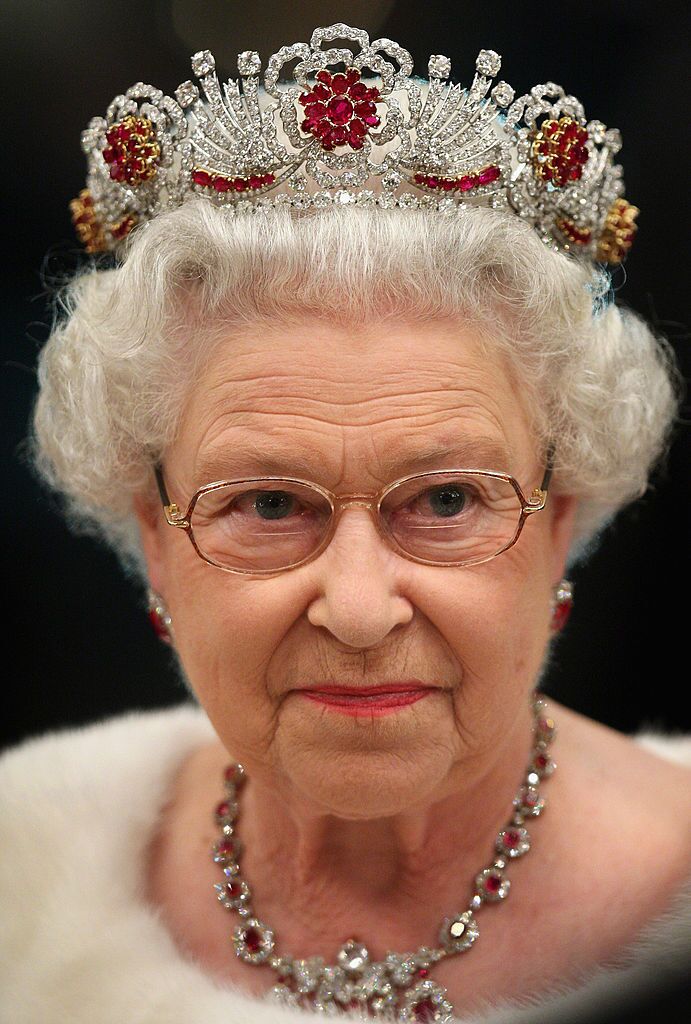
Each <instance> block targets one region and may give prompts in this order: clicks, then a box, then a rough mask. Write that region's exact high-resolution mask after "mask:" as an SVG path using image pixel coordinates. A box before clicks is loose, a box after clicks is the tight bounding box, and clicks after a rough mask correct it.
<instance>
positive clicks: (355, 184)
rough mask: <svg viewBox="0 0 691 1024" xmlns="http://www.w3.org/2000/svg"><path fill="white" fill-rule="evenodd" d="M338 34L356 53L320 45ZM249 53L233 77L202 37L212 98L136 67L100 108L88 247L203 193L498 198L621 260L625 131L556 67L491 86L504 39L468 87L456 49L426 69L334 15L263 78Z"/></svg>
mask: <svg viewBox="0 0 691 1024" xmlns="http://www.w3.org/2000/svg"><path fill="white" fill-rule="evenodd" d="M334 40H338V41H339V42H343V41H350V40H352V41H354V42H355V43H356V47H355V49H356V50H357V52H354V51H353V50H352V49H348V48H344V47H342V46H339V47H332V48H327V49H323V48H322V44H323V43H329V42H332V41H334ZM296 58H297V64H296V65H295V67H294V70H293V72H292V73H291V77H290V78H289V80H288V81H285V80H282V81H281V82H279V75H280V73H281V70H282V68H283V66H284V65H285V64H286V63H288V62H290V61H293V60H295V59H296ZM387 58H390V59H387ZM392 61H394V62H395V63H392ZM237 67H238V72H239V74H240V79H239V80H235V79H230V80H229V81H227V82H225V83H224V84H223V86H221V84H220V82H219V80H218V77H217V75H216V71H215V61H214V58H213V56H212V55H211V53H210V52H209V51H208V50H202V51H200V52H199V53H196V54H195V55H194V56H193V57H192V70H193V72H194V74H195V75H196V76H197V78H198V80H199V82H200V85H201V89H202V90H203V93H204V97H205V98H202V96H201V94H200V89H199V86H197V85H196V84H195V83H194V82H191V81H187V82H183V83H182V85H180V86H179V87H178V88H177V89H176V90H175V97H174V98H173V97H171V96H165V95H164V94H163V93H162V92H161V91H160V90H159V89H156V88H154V87H153V86H151V85H145V84H144V83H142V82H138V83H137V84H136V85H133V86H132V87H131V88H130V89H128V90H127V92H126V93H124V95H119V96H116V97H115V99H114V100H113V102H112V103H111V104H110V106H109V107H108V110H107V111H106V116H105V117H95V118H93V119H92V120H91V121H90V122H89V126H88V128H87V129H86V130H85V131H84V132H83V134H82V148H83V149H84V152H85V153H86V155H87V160H88V175H87V187H86V188H85V189H83V190H82V191H81V192H80V194H79V196H78V197H77V198H76V199H74V200H72V202H71V203H70V208H71V211H72V217H73V221H74V224H75V228H76V231H77V234H78V237H79V239H80V241H81V242H82V243H83V244H84V246H85V247H86V250H87V252H90V253H95V252H102V251H112V250H116V249H117V247H118V244H119V243H120V242H121V241H122V239H124V238H125V237H126V236H127V235H128V234H129V233H130V232H131V231H132V229H133V228H134V227H136V225H138V224H141V223H145V222H147V221H149V220H151V219H152V218H153V217H155V216H156V215H157V214H158V213H160V212H163V211H165V210H170V209H174V208H175V207H177V206H180V205H181V204H182V203H183V202H185V201H186V200H187V199H188V198H189V197H191V196H205V197H206V198H208V199H209V200H210V201H212V202H213V203H214V204H215V205H217V206H220V207H224V208H225V209H227V210H228V211H231V212H233V213H235V212H245V211H247V212H252V211H254V210H256V209H257V208H266V207H273V206H277V205H283V204H288V205H290V206H294V207H298V208H312V207H326V206H330V205H332V204H337V205H346V204H353V205H357V206H363V205H366V206H368V205H375V206H380V207H384V208H386V209H389V208H392V207H405V208H413V209H417V208H424V209H432V210H437V211H439V212H441V213H456V212H458V211H459V210H463V209H464V208H468V207H470V206H489V207H491V208H493V209H496V210H505V211H507V212H510V213H514V214H516V215H518V216H519V217H521V218H523V219H524V220H526V221H528V223H530V224H531V225H532V226H533V227H534V228H535V229H536V230H537V232H538V233H539V236H540V238H541V239H542V240H543V241H544V242H545V243H546V244H547V245H549V246H550V247H551V248H552V249H554V250H556V251H558V252H563V253H569V254H575V255H579V256H582V257H584V258H586V259H590V260H595V261H597V262H601V263H609V264H617V263H620V262H621V261H622V260H623V259H624V257H625V256H626V254H627V252H628V250H629V249H630V247H631V244H632V242H633V239H634V235H635V232H636V230H637V227H636V224H635V223H634V221H635V217H636V214H637V213H638V212H639V211H638V209H637V208H636V207H635V206H632V205H630V204H629V203H628V202H627V201H626V200H625V199H624V198H623V193H624V184H623V180H622V168H621V167H620V166H619V165H618V164H615V163H614V156H615V154H616V153H617V152H618V151H619V149H620V148H621V135H620V133H619V131H618V130H617V129H616V128H609V129H608V128H607V127H606V126H605V125H604V124H603V123H602V122H601V121H586V119H585V114H584V110H583V106H582V105H581V103H580V102H579V101H578V100H577V99H576V97H575V96H570V95H567V94H566V93H565V92H564V90H563V89H562V88H561V86H559V85H555V84H554V83H553V82H547V83H546V84H544V85H536V86H534V87H533V88H532V89H531V90H530V92H529V93H527V94H525V95H523V96H519V97H518V98H516V97H515V93H514V90H513V89H512V88H511V86H510V85H509V84H508V83H507V82H504V81H499V82H497V83H496V84H494V85H493V84H492V80H493V79H494V78H495V76H496V75H497V74H498V72H499V69H500V67H501V58H500V56H499V54H497V53H495V52H494V51H493V50H481V51H480V53H479V54H478V57H477V60H476V62H475V67H476V73H475V76H474V78H473V81H472V83H471V85H470V87H469V88H463V87H461V86H460V85H458V84H456V83H453V82H450V81H448V76H449V73H450V70H451V61H450V59H449V58H448V57H444V56H441V55H433V56H431V57H430V58H429V62H428V72H429V79H428V80H425V79H422V78H419V77H417V76H413V74H412V71H413V61H412V57H411V56H410V54H409V53H408V51H407V50H404V49H403V47H401V46H399V45H398V43H395V42H393V41H392V40H391V39H375V40H373V41H372V42H370V39H369V36H368V34H367V32H365V31H363V30H362V29H357V28H351V27H350V26H348V25H344V24H342V23H338V24H335V25H330V26H329V27H328V28H317V29H315V31H314V32H313V33H312V38H311V40H310V42H309V43H294V44H293V45H292V46H283V47H281V49H280V50H279V51H278V52H277V53H274V54H273V55H272V56H271V57H270V58H269V61H268V63H267V66H266V69H265V71H264V74H263V83H262V84H261V85H260V72H261V68H262V64H261V60H260V57H259V54H258V53H257V52H256V51H254V50H246V51H244V52H243V53H240V54H239V55H238V60H237ZM366 71H367V72H369V74H367V75H366V74H365V72H366Z"/></svg>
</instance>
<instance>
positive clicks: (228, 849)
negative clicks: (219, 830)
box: [218, 838, 235, 857]
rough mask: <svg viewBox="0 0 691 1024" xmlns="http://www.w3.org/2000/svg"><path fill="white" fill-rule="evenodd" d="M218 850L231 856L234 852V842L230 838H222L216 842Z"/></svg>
mask: <svg viewBox="0 0 691 1024" xmlns="http://www.w3.org/2000/svg"><path fill="white" fill-rule="evenodd" d="M218 852H219V853H221V854H223V855H224V856H228V857H232V856H233V855H234V854H235V843H234V842H233V840H232V839H230V838H228V839H222V840H221V842H220V843H219V844H218Z"/></svg>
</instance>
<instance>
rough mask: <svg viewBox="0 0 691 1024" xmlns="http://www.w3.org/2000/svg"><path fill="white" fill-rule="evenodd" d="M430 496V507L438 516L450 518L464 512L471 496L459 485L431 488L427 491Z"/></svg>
mask: <svg viewBox="0 0 691 1024" xmlns="http://www.w3.org/2000/svg"><path fill="white" fill-rule="evenodd" d="M424 494H426V495H428V502H429V506H430V508H431V509H432V511H433V512H434V513H436V514H437V515H440V516H443V517H445V518H446V517H448V516H457V515H458V513H459V512H462V511H463V509H464V508H465V506H466V504H467V503H468V500H469V496H468V494H467V492H466V490H464V488H462V487H459V485H458V484H444V485H443V486H441V487H431V488H430V489H429V490H427V491H425V492H424Z"/></svg>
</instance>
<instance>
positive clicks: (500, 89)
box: [491, 82, 516, 107]
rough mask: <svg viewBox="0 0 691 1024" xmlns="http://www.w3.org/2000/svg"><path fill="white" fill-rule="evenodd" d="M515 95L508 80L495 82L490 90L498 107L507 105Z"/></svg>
mask: <svg viewBox="0 0 691 1024" xmlns="http://www.w3.org/2000/svg"><path fill="white" fill-rule="evenodd" d="M515 95H516V93H515V91H514V89H512V88H511V86H510V85H509V83H508V82H497V84H496V85H495V87H494V88H493V89H492V92H491V96H492V99H493V100H494V102H495V103H496V104H497V106H499V107H508V105H509V103H511V101H512V100H513V98H514V96H515Z"/></svg>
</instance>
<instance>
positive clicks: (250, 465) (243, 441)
mask: <svg viewBox="0 0 691 1024" xmlns="http://www.w3.org/2000/svg"><path fill="white" fill-rule="evenodd" d="M434 444H437V445H441V446H443V447H444V448H445V449H448V454H446V455H443V456H441V457H440V458H439V459H438V460H437V465H435V466H432V465H423V466H422V467H419V466H418V465H417V464H415V463H414V462H412V459H413V456H414V455H415V453H416V451H417V450H419V449H420V448H424V447H428V446H431V445H434ZM253 445H262V446H264V447H268V448H269V449H270V451H271V453H272V455H273V457H274V458H275V459H276V460H279V461H280V464H281V466H283V467H284V470H279V469H276V468H271V469H269V470H267V468H266V467H265V466H264V465H262V463H261V462H257V461H256V460H255V458H254V457H253V456H252V455H251V451H250V450H251V448H252V446H253ZM488 448H489V449H496V453H495V454H493V455H492V454H489V453H485V454H483V452H484V451H485V449H488ZM456 451H458V452H459V453H460V454H456ZM502 451H504V452H505V454H504V455H502V454H501V452H502ZM471 465H472V466H473V468H484V469H490V470H500V471H505V472H510V473H511V474H513V476H514V477H515V478H516V479H517V480H518V482H519V484H520V485H521V488H522V489H523V491H524V493H525V494H526V495H530V493H531V491H532V489H533V488H534V487H536V486H538V485H539V483H540V481H541V478H542V475H543V471H544V466H543V465H542V464H541V462H540V461H539V458H538V456H537V455H536V446H535V444H534V439H533V437H532V435H531V430H530V422H529V416H528V413H527V410H526V409H524V408H523V407H522V405H521V399H520V389H519V388H518V387H517V386H516V385H515V383H514V382H513V381H512V379H511V376H510V374H509V372H508V370H507V368H506V367H505V366H504V365H503V364H502V363H501V362H500V361H498V360H496V359H495V358H490V357H489V356H488V355H487V354H486V353H485V354H483V352H482V350H481V348H480V345H479V341H478V337H477V335H475V334H474V333H473V331H472V330H471V329H469V328H468V327H467V326H465V325H463V324H462V323H456V322H450V321H444V322H434V323H429V324H426V325H424V326H417V325H416V326H413V325H406V324H403V323H402V324H398V325H395V326H387V327H385V328H382V327H379V326H374V327H373V328H372V330H371V333H366V332H362V331H360V332H353V331H347V330H345V329H342V328H339V327H335V326H330V325H326V324H324V323H320V322H317V321H310V320H305V321H304V322H303V323H300V324H299V325H295V326H285V325H283V326H280V327H278V326H277V327H276V328H275V330H273V331H271V332H267V331H266V330H265V329H262V330H256V331H252V330H250V329H247V330H246V332H245V333H242V334H239V333H235V332H234V333H233V335H232V337H229V338H228V340H227V344H225V343H224V344H221V345H220V346H219V348H218V349H217V351H216V353H215V355H214V357H213V358H212V360H211V362H210V363H209V366H208V368H207V369H206V371H205V372H204V375H203V377H202V378H201V379H199V380H198V381H197V382H196V385H195V387H194V389H193V391H192V392H191V393H190V395H189V398H188V401H187V403H186V406H185V409H184V414H183V420H182V425H181V429H180V432H179V436H178V440H177V441H176V443H175V444H174V445H173V446H172V447H171V449H170V450H169V451H168V452H167V453H166V455H165V459H164V471H165V476H166V482H167V485H168V490H169V493H170V497H171V500H172V501H175V502H177V504H178V505H180V506H181V507H186V505H187V502H188V501H189V499H190V497H191V495H192V494H193V493H194V491H195V490H196V489H197V488H198V487H200V486H202V485H203V484H205V483H209V482H211V481H213V480H219V479H228V478H233V477H237V478H241V477H243V476H262V475H284V476H289V477H290V476H293V477H299V478H301V479H307V480H312V481H314V482H316V483H319V484H321V485H322V486H324V487H326V488H328V489H330V490H331V491H333V492H335V493H363V492H376V491H379V490H380V489H381V488H383V487H384V486H385V485H387V484H388V483H390V482H392V481H393V480H395V479H396V478H398V477H402V476H405V475H408V474H411V473H415V472H422V471H426V470H432V469H434V468H447V469H448V468H463V467H466V466H471ZM573 511H574V502H573V501H572V500H570V499H564V498H561V499H557V498H555V497H554V496H551V495H550V496H549V497H548V501H547V506H546V509H545V510H544V511H543V512H540V513H538V514H536V515H534V516H531V517H530V519H529V520H528V521H527V523H526V525H525V527H524V529H523V533H522V534H521V536H520V538H519V540H518V542H517V543H516V544H515V545H514V546H513V547H512V548H510V549H509V550H508V551H505V552H504V553H502V554H501V555H499V556H498V557H497V558H495V559H493V560H492V561H489V562H486V563H483V564H480V565H475V566H462V567H437V566H429V565H422V564H417V563H415V562H412V561H410V560H408V559H406V558H404V557H402V556H401V555H399V554H397V553H396V552H395V551H393V550H392V549H391V548H389V547H388V546H387V544H386V542H385V541H384V539H383V538H382V537H380V535H379V534H378V532H377V530H376V527H375V524H374V521H373V519H372V517H371V515H370V513H369V512H368V511H367V510H366V509H362V508H351V509H348V510H346V511H345V512H344V513H343V517H342V519H341V521H340V524H339V527H338V529H337V531H336V533H335V535H334V537H333V539H332V541H331V544H330V545H329V547H328V548H327V549H326V550H324V551H323V552H322V553H321V555H319V557H318V558H316V559H314V560H313V561H312V562H310V563H309V564H306V565H302V566H299V567H298V568H296V569H291V570H289V571H285V572H280V573H276V574H274V575H270V576H264V577H261V576H257V577H252V576H243V575H236V574H232V573H228V572H224V571H223V570H221V569H219V568H216V567H214V566H211V565H209V564H207V563H205V562H204V561H202V560H201V559H200V558H199V557H198V556H197V555H196V553H195V551H194V549H193V547H192V545H191V544H190V543H189V540H188V538H187V537H186V536H185V534H184V532H183V531H180V530H175V529H172V528H171V527H170V526H168V525H167V523H166V522H165V518H164V516H163V512H162V510H161V508H160V506H159V507H158V508H157V509H156V510H153V511H152V510H149V509H147V508H146V507H145V506H144V505H143V504H142V505H141V506H139V512H138V515H139V519H140V525H141V529H142V536H143V540H144V545H145V549H146V554H147V560H148V565H149V572H150V578H151V583H152V586H153V587H154V588H155V589H157V590H158V591H159V592H160V593H161V594H162V596H163V598H164V599H165V601H166V603H167V606H168V609H169V611H170V614H171V616H172V620H173V628H174V633H175V643H176V648H177V651H178V654H179V657H180V659H181V661H182V664H183V666H184V669H185V672H186V675H187V677H188V679H189V681H190V683H191V685H192V687H193V688H194V690H195V692H196V694H197V696H198V698H199V701H200V703H201V704H202V705H203V707H204V708H205V709H206V712H207V713H208V716H209V718H210V719H211V721H212V723H213V725H214V727H215V729H216V731H217V733H218V735H219V737H220V738H221V740H222V742H223V744H224V746H225V747H226V749H227V750H228V751H229V753H230V754H231V755H232V756H233V757H234V758H237V759H238V760H240V761H241V762H242V763H243V764H244V765H245V766H246V767H247V770H248V773H249V774H250V775H255V776H256V777H259V776H261V777H262V778H264V779H265V780H266V781H267V782H270V783H271V784H272V785H277V786H279V787H286V789H287V790H291V791H292V792H293V793H299V794H300V795H301V796H302V797H303V798H306V799H307V800H308V801H312V802H314V805H315V806H316V807H318V808H319V809H321V810H322V811H324V810H326V811H330V812H331V813H335V814H339V815H342V816H345V817H350V818H366V817H375V816H383V815H389V814H394V813H397V812H398V811H400V810H402V809H405V808H408V809H409V808H410V807H411V805H414V804H417V803H418V802H419V803H420V804H424V803H425V802H427V801H429V800H430V799H432V798H433V797H434V796H436V795H439V796H441V795H442V794H443V793H445V792H447V791H450V789H451V788H452V787H453V786H454V785H457V784H458V782H459V779H460V778H461V776H463V775H465V776H466V777H469V776H471V775H473V774H475V775H477V776H479V775H480V774H481V773H482V771H483V770H486V768H487V767H489V766H490V765H491V763H492V759H493V758H494V757H496V756H498V754H499V753H500V751H501V748H502V744H503V742H505V738H506V737H507V736H510V735H511V733H512V730H515V728H516V723H517V722H520V723H522V724H524V723H525V722H526V721H527V717H526V709H527V706H528V697H529V694H530V692H531V691H532V689H533V688H534V686H535V684H536V679H537V676H538V673H539V670H540V666H541V663H542V660H543V656H544V652H545V646H546V644H547V641H548V638H549V621H550V596H551V589H552V587H553V585H554V584H555V583H556V582H557V581H558V580H559V579H560V577H561V575H562V572H563V562H564V558H565V553H566V550H567V548H568V544H569V540H570V531H571V522H572V517H573ZM409 680H419V681H421V682H423V683H426V684H433V685H434V686H435V687H437V688H438V689H437V690H435V692H434V693H433V694H431V695H430V696H427V697H426V698H425V699H424V700H421V701H418V702H417V703H414V704H411V705H409V706H407V707H406V708H404V709H402V710H399V711H396V712H395V713H393V714H387V715H383V716H379V717H372V718H369V717H357V718H356V717H351V716H348V715H343V714H340V713H338V712H335V711H333V710H332V709H331V708H329V707H327V706H326V705H323V704H318V703H315V702H313V701H311V700H309V699H308V698H306V697H305V696H304V695H303V694H302V693H300V690H301V689H303V688H306V687H312V688H313V687H315V686H316V685H317V684H320V683H321V684H324V685H339V684H340V685H344V686H345V685H350V686H366V685H376V684H381V683H384V682H395V681H404V682H405V681H409Z"/></svg>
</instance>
